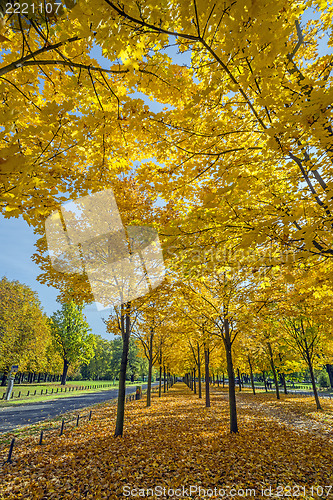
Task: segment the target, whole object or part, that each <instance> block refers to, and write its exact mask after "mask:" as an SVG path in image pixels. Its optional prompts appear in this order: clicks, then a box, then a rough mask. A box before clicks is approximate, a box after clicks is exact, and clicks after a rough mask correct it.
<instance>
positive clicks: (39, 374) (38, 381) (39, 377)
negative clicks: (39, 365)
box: [37, 372, 42, 384]
mask: <svg viewBox="0 0 333 500" xmlns="http://www.w3.org/2000/svg"><path fill="white" fill-rule="evenodd" d="M41 376H42V374H41V373H40V372H39V373H38V380H37V384H39V383H40V379H41Z"/></svg>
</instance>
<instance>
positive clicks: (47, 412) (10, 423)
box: [0, 382, 158, 433]
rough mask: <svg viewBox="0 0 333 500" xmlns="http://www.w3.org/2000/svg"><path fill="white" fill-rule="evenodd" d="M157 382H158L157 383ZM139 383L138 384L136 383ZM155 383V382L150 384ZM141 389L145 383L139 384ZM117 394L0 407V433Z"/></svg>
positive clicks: (128, 390)
mask: <svg viewBox="0 0 333 500" xmlns="http://www.w3.org/2000/svg"><path fill="white" fill-rule="evenodd" d="M157 384H158V383H157ZM138 385H139V384H138ZM154 385H156V382H155V383H154V384H152V386H154ZM141 387H142V389H146V388H147V384H142V385H141ZM135 389H136V388H135V386H134V387H133V386H132V387H127V388H126V394H131V393H133V392H135ZM117 396H118V389H111V390H107V391H101V392H95V393H90V394H82V395H81V396H73V397H67V398H59V399H53V400H49V401H41V402H39V403H24V404H21V405H15V406H8V407H6V408H0V433H3V432H9V431H12V430H13V429H16V428H18V427H22V426H23V425H31V424H36V423H37V422H40V421H42V420H46V419H47V418H53V417H57V416H58V415H61V414H63V413H65V412H67V411H72V410H78V409H79V408H85V407H87V406H90V405H94V404H96V403H103V402H104V401H108V400H109V399H115V398H116V397H117Z"/></svg>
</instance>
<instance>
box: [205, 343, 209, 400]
mask: <svg viewBox="0 0 333 500" xmlns="http://www.w3.org/2000/svg"><path fill="white" fill-rule="evenodd" d="M205 383H206V384H205V385H206V408H209V407H210V394H209V348H207V347H206V346H205Z"/></svg>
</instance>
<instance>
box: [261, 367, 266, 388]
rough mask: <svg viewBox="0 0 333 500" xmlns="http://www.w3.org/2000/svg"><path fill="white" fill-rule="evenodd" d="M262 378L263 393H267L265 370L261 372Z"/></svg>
mask: <svg viewBox="0 0 333 500" xmlns="http://www.w3.org/2000/svg"><path fill="white" fill-rule="evenodd" d="M262 378H263V379H264V386H265V391H266V392H267V382H266V376H265V370H263V371H262Z"/></svg>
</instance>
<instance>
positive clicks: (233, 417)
mask: <svg viewBox="0 0 333 500" xmlns="http://www.w3.org/2000/svg"><path fill="white" fill-rule="evenodd" d="M223 341H224V347H225V352H226V358H227V369H228V378H229V384H228V386H229V409H230V432H233V433H236V432H238V424H237V407H236V391H235V374H234V367H233V361H232V352H231V348H232V344H231V337H230V331H229V320H228V318H226V319H225V320H224V337H223Z"/></svg>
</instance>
